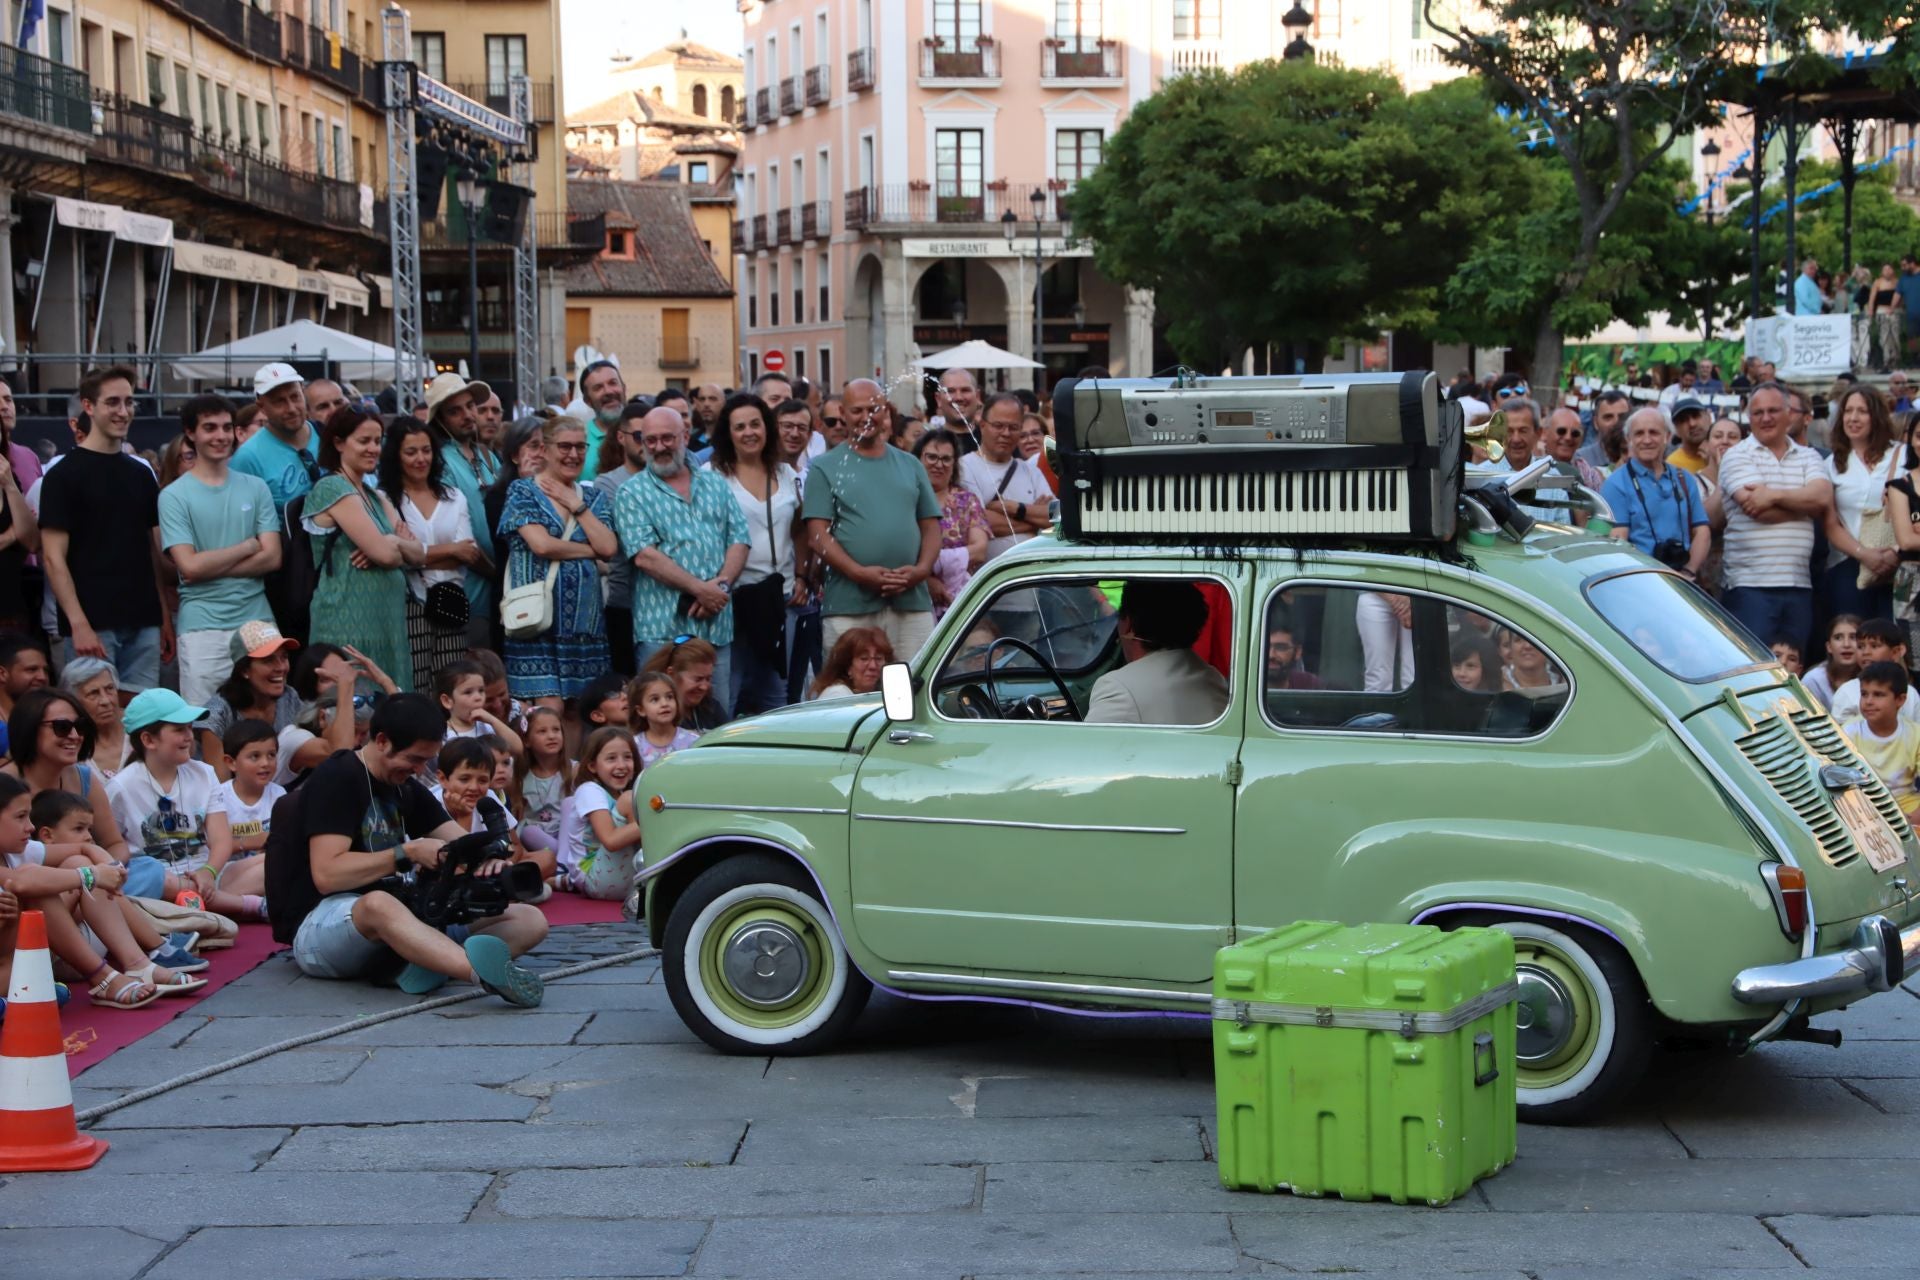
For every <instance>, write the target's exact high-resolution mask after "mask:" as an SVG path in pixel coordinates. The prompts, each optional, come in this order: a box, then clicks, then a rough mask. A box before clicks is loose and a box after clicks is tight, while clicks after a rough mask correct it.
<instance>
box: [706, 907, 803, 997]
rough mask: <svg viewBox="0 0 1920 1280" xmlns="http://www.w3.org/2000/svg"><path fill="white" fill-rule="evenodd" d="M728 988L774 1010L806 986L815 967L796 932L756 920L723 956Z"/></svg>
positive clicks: (737, 936)
mask: <svg viewBox="0 0 1920 1280" xmlns="http://www.w3.org/2000/svg"><path fill="white" fill-rule="evenodd" d="M720 963H721V969H722V972H724V973H725V974H726V979H727V985H728V986H729V987H731V988H733V991H734V994H735V995H737V996H738V997H739V998H740V999H741V1000H743V1001H745V1002H746V1003H748V1004H750V1005H753V1006H754V1007H755V1008H759V1009H775V1008H779V1007H780V1006H781V1005H784V1004H786V1003H787V1002H788V1001H790V1000H792V999H793V998H794V996H796V995H797V994H799V993H800V991H802V990H803V989H804V988H805V987H806V985H807V979H808V978H809V976H811V974H812V970H813V964H812V961H811V960H810V959H809V957H808V955H807V948H806V946H805V944H803V943H802V942H801V940H800V938H799V936H798V935H797V934H795V933H794V932H793V930H791V929H789V928H787V926H786V925H784V924H781V923H780V922H778V921H773V920H755V921H751V922H750V923H748V924H747V925H746V926H745V927H744V928H742V929H740V930H739V931H738V932H737V933H735V934H734V935H733V936H732V937H731V938H729V939H728V940H727V945H726V949H725V951H724V953H723V954H722V957H721V962H720Z"/></svg>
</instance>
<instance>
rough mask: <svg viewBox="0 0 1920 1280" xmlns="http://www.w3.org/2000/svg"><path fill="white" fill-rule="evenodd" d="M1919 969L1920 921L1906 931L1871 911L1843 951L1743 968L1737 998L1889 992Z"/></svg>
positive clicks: (1736, 980) (1768, 1001) (1755, 1000)
mask: <svg viewBox="0 0 1920 1280" xmlns="http://www.w3.org/2000/svg"><path fill="white" fill-rule="evenodd" d="M1916 971H1920V924H1916V925H1913V926H1911V927H1909V928H1907V929H1905V930H1902V929H1901V928H1900V927H1899V926H1897V925H1896V924H1894V923H1893V921H1891V920H1889V919H1887V918H1886V917H1885V916H1868V917H1866V918H1865V919H1863V920H1862V921H1860V923H1859V924H1858V925H1857V926H1856V927H1855V928H1854V931H1853V937H1852V938H1850V939H1849V940H1848V942H1847V945H1846V946H1845V947H1843V948H1842V949H1841V950H1839V951H1833V952H1829V953H1827V954H1826V955H1818V956H1807V957H1806V958H1804V959H1801V960H1790V961H1788V962H1787V963H1785V964H1763V965H1757V966H1755V967H1754V968H1751V969H1742V970H1741V971H1740V972H1739V973H1737V974H1735V975H1734V977H1733V998H1734V999H1735V1000H1738V1001H1739V1002H1740V1003H1742V1004H1757V1005H1783V1004H1786V1003H1787V1002H1788V1001H1790V1000H1806V999H1812V998H1815V997H1819V996H1837V995H1854V994H1864V993H1867V992H1873V991H1888V990H1891V989H1892V988H1893V987H1895V986H1896V985H1898V984H1899V982H1900V981H1901V979H1903V978H1905V977H1906V976H1907V974H1909V973H1912V972H1916Z"/></svg>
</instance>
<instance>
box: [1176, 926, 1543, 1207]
mask: <svg viewBox="0 0 1920 1280" xmlns="http://www.w3.org/2000/svg"><path fill="white" fill-rule="evenodd" d="M1515 994H1516V985H1515V982H1514V970H1513V938H1512V936H1511V935H1510V934H1507V933H1505V932H1504V931H1502V930H1499V929H1456V930H1454V931H1452V932H1450V933H1449V932H1444V931H1442V930H1440V929H1436V928H1432V927H1430V926H1426V925H1390V924H1363V925H1354V926H1347V925H1340V924H1330V923H1327V922H1325V921H1302V922H1300V923H1297V924H1291V925H1288V926H1286V927H1285V928H1283V929H1276V930H1274V931H1273V932H1272V933H1266V934H1262V935H1261V936H1259V937H1257V938H1254V939H1251V940H1250V941H1247V942H1243V943H1240V944H1238V945H1236V946H1231V947H1227V948H1224V949H1223V950H1221V951H1220V952H1219V953H1218V954H1217V955H1216V956H1215V957H1214V962H1213V995H1214V1001H1213V1018H1214V1023H1213V1065H1214V1093H1215V1100H1216V1105H1217V1110H1218V1134H1217V1146H1218V1152H1217V1155H1218V1159H1219V1162H1220V1182H1221V1185H1223V1186H1225V1187H1226V1188H1227V1189H1228V1190H1235V1191H1251V1190H1258V1191H1276V1190H1281V1189H1286V1190H1291V1191H1293V1192H1295V1193H1297V1194H1299V1195H1306V1196H1321V1195H1327V1194H1329V1193H1333V1194H1338V1195H1339V1196H1341V1197H1342V1198H1344V1199H1347V1200H1370V1199H1375V1198H1378V1197H1383V1196H1384V1197H1386V1198H1387V1199H1390V1200H1392V1201H1393V1202H1394V1203H1396V1204H1406V1203H1409V1202H1412V1201H1424V1202H1426V1203H1427V1204H1434V1205H1439V1204H1445V1203H1447V1202H1448V1201H1450V1200H1452V1199H1453V1198H1454V1197H1455V1196H1458V1195H1461V1194H1463V1193H1465V1192H1466V1191H1467V1190H1468V1189H1469V1188H1470V1187H1472V1186H1473V1184H1474V1183H1475V1182H1476V1181H1478V1180H1479V1179H1481V1178H1483V1177H1486V1176H1488V1175H1490V1174H1494V1173H1497V1172H1499V1171H1500V1170H1501V1169H1502V1168H1504V1167H1506V1165H1507V1164H1509V1163H1510V1162H1511V1161H1512V1160H1513V1156H1514V1143H1515V1110H1514V1005H1513V1001H1514V996H1515Z"/></svg>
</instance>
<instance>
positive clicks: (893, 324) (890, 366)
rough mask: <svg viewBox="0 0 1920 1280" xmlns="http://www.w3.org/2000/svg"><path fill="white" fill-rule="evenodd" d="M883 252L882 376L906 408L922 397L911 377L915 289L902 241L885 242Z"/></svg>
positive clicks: (892, 396)
mask: <svg viewBox="0 0 1920 1280" xmlns="http://www.w3.org/2000/svg"><path fill="white" fill-rule="evenodd" d="M880 255H881V256H880V315H879V316H878V317H877V319H878V321H879V324H880V331H879V337H878V340H877V341H875V342H874V343H873V346H874V347H875V349H876V350H878V351H880V352H881V353H883V354H882V357H881V360H880V377H881V380H882V381H883V382H884V383H885V384H886V386H887V391H888V397H887V398H888V399H890V400H892V401H893V402H894V403H895V404H896V405H899V406H901V407H903V408H907V407H915V406H917V404H918V397H917V396H916V395H915V394H914V384H913V380H912V378H911V377H910V376H908V375H911V374H912V373H913V372H914V371H913V370H911V369H909V368H908V367H907V361H908V359H909V358H910V357H909V355H908V348H909V347H910V346H911V345H912V342H913V289H912V286H911V285H910V284H909V283H908V280H907V259H906V255H905V254H904V253H903V252H902V251H901V245H900V242H899V241H898V240H887V241H885V242H884V244H883V246H882V248H881V251H880ZM861 372H862V373H866V372H867V371H866V370H864V369H863V370H861ZM915 412H918V409H917V407H915Z"/></svg>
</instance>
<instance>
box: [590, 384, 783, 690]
mask: <svg viewBox="0 0 1920 1280" xmlns="http://www.w3.org/2000/svg"><path fill="white" fill-rule="evenodd" d="M632 429H633V430H635V431H637V432H638V434H639V436H640V447H641V449H642V450H643V451H644V452H645V454H646V460H647V465H646V469H645V470H643V471H641V472H640V474H638V475H636V476H634V477H633V478H632V479H630V480H628V481H627V482H626V483H625V484H623V485H621V486H620V488H619V490H618V491H617V492H616V493H615V494H614V499H613V523H614V528H615V529H616V530H617V531H618V532H619V534H620V553H621V554H622V555H624V556H626V557H627V558H628V559H630V560H632V561H633V565H634V568H635V569H636V570H638V572H636V573H635V574H634V575H633V648H634V665H635V667H636V669H637V668H639V667H644V666H645V665H646V663H647V659H648V658H649V657H651V656H652V655H653V652H654V651H655V650H656V649H661V648H664V647H665V646H667V645H668V644H671V643H673V642H674V637H676V636H698V637H700V638H701V639H703V640H705V641H707V642H708V643H709V644H711V645H712V646H713V648H714V652H715V654H716V656H715V658H714V662H713V694H712V696H713V698H714V699H715V700H717V701H718V702H719V703H720V706H721V709H722V710H723V711H725V712H726V714H728V715H731V714H733V708H732V700H731V691H732V688H733V685H732V682H731V680H732V677H731V666H730V664H729V661H728V659H729V652H728V649H729V646H730V645H732V643H733V610H732V608H731V607H730V606H731V604H732V593H733V583H734V580H735V579H736V578H738V577H739V576H740V571H741V570H742V569H744V568H745V567H746V564H747V547H748V539H749V537H750V536H751V535H750V534H749V532H748V529H747V517H746V515H745V514H744V513H743V512H742V511H741V510H740V504H739V503H737V502H735V501H734V500H733V490H732V489H730V488H728V486H727V482H726V481H725V480H723V479H721V477H720V475H719V473H717V472H714V471H706V470H695V469H693V468H692V467H690V466H689V465H688V462H687V420H686V419H685V418H683V417H681V416H680V413H679V411H678V410H676V409H671V408H663V409H653V410H650V411H649V412H648V413H647V416H646V417H644V418H642V419H640V421H639V423H638V424H637V426H635V427H634V428H632Z"/></svg>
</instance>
